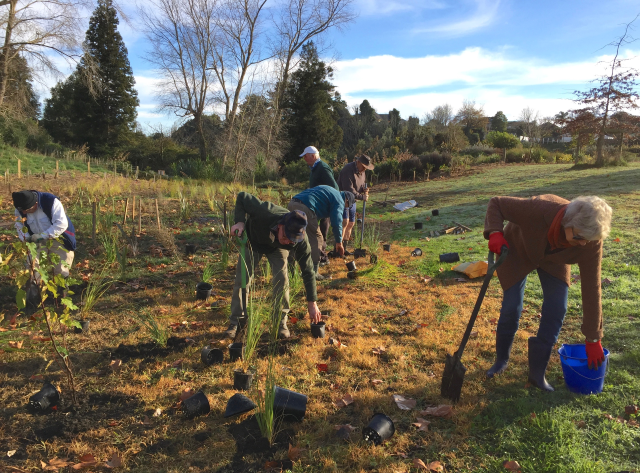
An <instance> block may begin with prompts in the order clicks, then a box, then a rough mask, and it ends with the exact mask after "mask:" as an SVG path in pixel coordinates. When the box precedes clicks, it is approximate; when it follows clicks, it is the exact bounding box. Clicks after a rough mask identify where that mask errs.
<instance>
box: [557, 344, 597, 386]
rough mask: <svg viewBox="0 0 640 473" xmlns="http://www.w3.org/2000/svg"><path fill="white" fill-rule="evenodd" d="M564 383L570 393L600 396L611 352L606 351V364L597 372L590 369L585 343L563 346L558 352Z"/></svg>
mask: <svg viewBox="0 0 640 473" xmlns="http://www.w3.org/2000/svg"><path fill="white" fill-rule="evenodd" d="M558 354H559V355H560V364H561V365H562V374H563V375H564V382H565V383H566V385H567V387H568V388H569V391H571V392H573V393H576V394H598V393H601V392H602V388H603V386H604V376H605V375H606V374H607V368H608V367H609V350H607V349H606V348H605V349H604V363H602V364H601V365H600V367H599V368H598V369H596V370H591V369H589V365H588V364H587V348H586V347H585V345H584V343H577V344H575V345H567V344H563V345H562V346H561V347H560V349H559V350H558Z"/></svg>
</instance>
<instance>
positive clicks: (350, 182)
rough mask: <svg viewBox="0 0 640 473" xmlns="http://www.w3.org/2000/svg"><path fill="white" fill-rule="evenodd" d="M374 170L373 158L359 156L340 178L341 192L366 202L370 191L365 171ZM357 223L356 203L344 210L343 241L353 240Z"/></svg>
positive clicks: (344, 170) (349, 164) (344, 169)
mask: <svg viewBox="0 0 640 473" xmlns="http://www.w3.org/2000/svg"><path fill="white" fill-rule="evenodd" d="M367 169H373V163H372V161H371V158H370V157H369V156H367V155H366V154H363V155H362V156H358V158H356V160H355V161H353V162H351V163H348V164H345V166H344V167H343V168H342V170H341V171H340V175H339V176H338V187H339V188H340V190H341V191H348V192H351V193H353V195H355V196H356V199H357V200H362V201H363V202H365V201H366V200H367V199H368V198H369V189H367V176H366V174H365V171H366V170H367ZM355 222H356V204H355V202H354V203H353V205H352V206H351V207H349V208H345V209H344V214H343V216H342V228H344V233H343V235H342V239H343V240H344V241H345V242H346V241H348V240H350V239H351V230H352V229H353V226H354V225H355Z"/></svg>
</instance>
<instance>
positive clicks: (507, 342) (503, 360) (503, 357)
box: [487, 332, 515, 379]
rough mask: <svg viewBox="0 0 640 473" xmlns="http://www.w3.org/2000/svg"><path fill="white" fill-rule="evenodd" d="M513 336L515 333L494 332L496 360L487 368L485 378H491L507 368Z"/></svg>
mask: <svg viewBox="0 0 640 473" xmlns="http://www.w3.org/2000/svg"><path fill="white" fill-rule="evenodd" d="M514 337H515V333H514V334H511V333H499V332H496V362H495V363H494V364H493V366H492V367H491V368H489V371H487V378H489V379H491V378H493V377H494V376H495V375H497V374H500V373H502V372H503V371H504V370H506V369H507V365H508V364H509V355H510V354H511V346H512V345H513V338H514Z"/></svg>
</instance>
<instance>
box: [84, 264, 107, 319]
mask: <svg viewBox="0 0 640 473" xmlns="http://www.w3.org/2000/svg"><path fill="white" fill-rule="evenodd" d="M113 283H114V281H113V279H111V278H109V270H108V265H106V264H105V265H104V266H103V267H102V269H101V270H100V272H99V273H97V274H96V273H94V274H93V276H92V277H91V278H90V279H89V282H88V284H87V287H86V288H85V289H84V290H83V291H82V297H81V300H82V301H81V303H80V317H81V318H82V319H86V318H87V316H88V315H89V314H90V313H91V311H92V310H93V308H94V307H95V305H96V303H97V302H98V300H100V298H102V296H103V295H104V294H105V293H106V292H107V291H108V290H109V288H110V287H111V285H112V284H113Z"/></svg>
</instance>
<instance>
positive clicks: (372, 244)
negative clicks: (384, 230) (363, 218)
mask: <svg viewBox="0 0 640 473" xmlns="http://www.w3.org/2000/svg"><path fill="white" fill-rule="evenodd" d="M381 241H382V240H381V236H380V225H379V224H377V223H373V222H372V223H370V224H367V226H366V227H365V229H364V239H363V241H362V244H363V246H364V247H365V248H367V249H368V250H369V252H370V253H371V254H372V255H377V254H378V251H379V250H380V242H381Z"/></svg>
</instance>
